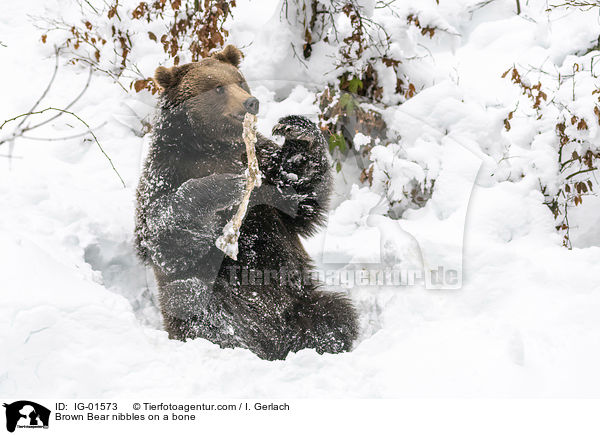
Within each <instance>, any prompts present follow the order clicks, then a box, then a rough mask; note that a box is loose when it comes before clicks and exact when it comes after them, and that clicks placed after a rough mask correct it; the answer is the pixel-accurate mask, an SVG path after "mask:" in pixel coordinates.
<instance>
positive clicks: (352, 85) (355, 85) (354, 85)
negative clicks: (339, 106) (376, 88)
mask: <svg viewBox="0 0 600 435" xmlns="http://www.w3.org/2000/svg"><path fill="white" fill-rule="evenodd" d="M362 88H363V82H362V80H361V79H359V78H357V77H353V78H352V80H350V81H349V82H348V90H349V91H350V92H352V93H353V94H356V93H357V92H358V90H359V89H362Z"/></svg>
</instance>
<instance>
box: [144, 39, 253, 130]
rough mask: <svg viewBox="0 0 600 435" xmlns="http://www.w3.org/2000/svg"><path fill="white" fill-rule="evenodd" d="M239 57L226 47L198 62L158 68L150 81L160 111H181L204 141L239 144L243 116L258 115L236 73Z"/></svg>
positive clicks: (233, 49) (239, 55)
mask: <svg viewBox="0 0 600 435" xmlns="http://www.w3.org/2000/svg"><path fill="white" fill-rule="evenodd" d="M241 56H242V53H241V52H240V51H239V50H238V49H237V48H236V47H234V46H233V45H228V46H227V47H225V48H224V49H223V50H222V51H219V52H217V53H214V54H213V55H212V56H210V57H208V58H206V59H202V60H201V61H200V62H193V63H188V64H186V65H181V66H174V67H171V68H166V67H163V66H161V67H158V68H157V69H156V73H155V75H154V80H155V81H156V83H157V84H158V85H159V87H160V88H161V92H162V96H163V108H167V110H169V108H180V109H181V108H183V110H184V111H185V113H186V114H187V118H188V120H189V122H190V125H191V128H192V129H193V130H194V131H195V132H196V133H197V134H199V135H200V136H201V137H203V138H205V139H207V140H214V141H219V142H229V141H233V140H241V134H242V130H243V126H242V123H243V120H244V116H245V115H246V113H247V112H249V113H252V114H257V113H258V100H257V99H256V98H255V97H253V96H252V95H251V94H250V88H249V87H248V84H247V83H246V79H244V76H242V74H241V73H240V71H239V69H238V65H239V63H240V59H241Z"/></svg>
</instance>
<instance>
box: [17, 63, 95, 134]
mask: <svg viewBox="0 0 600 435" xmlns="http://www.w3.org/2000/svg"><path fill="white" fill-rule="evenodd" d="M93 72H94V70H93V69H92V68H90V73H89V75H88V79H87V82H86V83H85V86H84V87H83V89H82V90H81V92H80V93H79V95H77V96H76V97H75V98H74V99H73V100H72V101H71V102H70V103H69V104H67V106H66V107H65V108H64V110H69V109H70V108H71V107H73V105H74V104H75V103H76V102H77V101H79V99H80V98H81V97H82V96H83V94H85V91H87V88H88V87H89V85H90V82H91V81H92V74H93ZM63 113H64V112H59V113H58V114H56V115H54V116H51V117H50V118H48V119H46V120H45V121H42V122H40V123H38V124H35V125H33V126H28V127H27V128H26V129H24V130H22V133H24V132H26V131H28V130H33V129H34V128H38V127H41V126H42V125H45V124H48V123H49V122H52V121H54V120H55V119H56V118H58V117H59V116H61V115H62V114H63Z"/></svg>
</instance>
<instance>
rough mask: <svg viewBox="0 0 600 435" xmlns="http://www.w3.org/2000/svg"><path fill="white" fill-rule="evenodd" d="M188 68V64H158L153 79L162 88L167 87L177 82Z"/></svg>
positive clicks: (173, 85) (175, 84)
mask: <svg viewBox="0 0 600 435" xmlns="http://www.w3.org/2000/svg"><path fill="white" fill-rule="evenodd" d="M189 69H190V64H187V65H182V66H173V67H171V68H167V67H164V66H159V67H158V68H156V71H155V72H154V81H155V82H156V83H157V84H158V86H160V87H161V88H162V89H169V88H172V87H175V86H177V85H178V84H179V82H180V81H181V79H182V78H183V76H184V75H185V73H186V72H187V71H188V70H189Z"/></svg>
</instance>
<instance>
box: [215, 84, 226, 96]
mask: <svg viewBox="0 0 600 435" xmlns="http://www.w3.org/2000/svg"><path fill="white" fill-rule="evenodd" d="M215 91H217V94H222V93H223V92H225V88H224V87H223V86H217V87H216V88H215Z"/></svg>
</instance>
